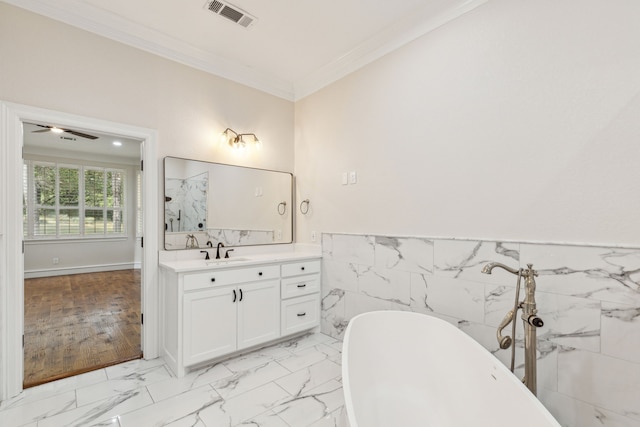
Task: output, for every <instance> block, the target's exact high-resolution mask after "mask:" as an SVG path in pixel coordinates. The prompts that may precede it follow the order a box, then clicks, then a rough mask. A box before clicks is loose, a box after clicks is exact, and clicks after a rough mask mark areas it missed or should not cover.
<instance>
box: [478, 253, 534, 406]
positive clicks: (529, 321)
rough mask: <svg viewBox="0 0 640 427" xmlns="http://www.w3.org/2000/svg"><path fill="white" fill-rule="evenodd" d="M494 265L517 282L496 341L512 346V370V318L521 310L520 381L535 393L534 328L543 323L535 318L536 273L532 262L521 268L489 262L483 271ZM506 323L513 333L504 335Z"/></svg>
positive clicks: (512, 360) (513, 355)
mask: <svg viewBox="0 0 640 427" xmlns="http://www.w3.org/2000/svg"><path fill="white" fill-rule="evenodd" d="M496 267H498V268H502V269H503V270H505V271H508V272H509V273H511V274H515V275H517V276H518V284H517V286H516V297H515V301H514V304H513V309H511V310H509V312H508V313H507V314H506V315H505V317H504V319H502V322H500V326H499V327H498V331H497V333H496V337H497V338H498V343H499V344H500V348H501V349H503V350H506V349H507V348H509V347H511V372H513V370H514V363H515V344H513V340H514V339H515V335H516V323H515V321H514V319H515V316H516V314H517V313H518V310H519V309H522V315H521V319H522V322H523V325H524V378H523V380H522V382H523V383H524V384H525V386H527V388H528V389H529V390H530V391H531V392H532V393H533V394H534V395H535V394H536V392H537V385H536V378H537V366H536V362H537V360H536V346H537V337H536V328H540V327H542V326H543V325H544V322H543V321H542V319H541V318H540V317H538V310H537V307H536V297H535V293H536V280H535V277H536V276H537V275H538V272H537V271H535V270H534V269H533V264H527V268H526V269H525V268H520V269H519V270H515V269H513V268H510V267H507V266H506V265H504V264H500V263H498V262H491V263H489V264H487V265H485V266H484V267H483V268H482V273H485V274H491V272H492V270H493V269H494V268H496ZM523 277H524V289H525V297H524V300H523V301H520V280H521V279H522V278H523ZM509 323H511V325H512V327H511V335H512V336H511V337H509V336H506V337H503V336H502V330H503V329H504V328H505V327H506V326H507V325H508V324H509Z"/></svg>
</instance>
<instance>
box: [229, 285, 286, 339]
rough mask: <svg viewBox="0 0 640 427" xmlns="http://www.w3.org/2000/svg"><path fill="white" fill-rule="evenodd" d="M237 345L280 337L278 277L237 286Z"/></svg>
mask: <svg viewBox="0 0 640 427" xmlns="http://www.w3.org/2000/svg"><path fill="white" fill-rule="evenodd" d="M238 293H239V294H240V295H241V297H240V300H239V301H238V349H242V348H247V347H251V346H254V345H258V344H261V343H264V342H266V341H269V340H273V339H276V338H278V337H280V281H279V280H267V281H263V282H256V283H251V284H246V285H239V286H238Z"/></svg>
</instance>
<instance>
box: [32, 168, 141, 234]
mask: <svg viewBox="0 0 640 427" xmlns="http://www.w3.org/2000/svg"><path fill="white" fill-rule="evenodd" d="M36 165H42V166H49V167H53V168H54V171H55V204H54V205H52V206H49V205H46V206H45V205H42V206H41V205H40V204H37V203H36V194H35V167H36ZM60 169H77V170H78V194H77V196H78V204H77V206H72V205H61V204H60ZM23 170H24V174H23V186H26V188H24V187H23V201H24V206H26V211H25V212H24V215H25V220H24V226H23V238H24V240H25V241H26V242H53V243H55V242H60V241H71V240H79V241H87V240H119V239H126V238H128V234H129V233H128V230H127V228H128V227H129V218H127V212H128V209H130V207H129V206H128V204H129V203H130V202H129V200H128V197H127V191H128V185H129V174H128V170H127V168H126V167H124V166H120V167H118V166H105V165H98V164H91V163H81V162H74V161H58V160H55V159H50V160H49V159H26V158H25V159H24V166H23ZM88 170H95V171H100V172H102V190H101V191H102V197H103V201H102V206H99V207H96V206H87V204H86V202H85V195H86V189H85V172H86V171H88ZM110 172H114V173H119V174H120V177H121V180H122V184H121V185H122V190H121V194H120V196H119V197H120V205H119V206H109V203H108V202H107V199H108V195H107V188H108V186H107V176H108V174H109V173H110ZM25 198H26V200H25ZM39 208H46V209H53V210H54V214H55V233H54V234H36V231H37V224H36V216H35V212H36V209H39ZM24 209H25V208H24V207H23V210H24ZM69 209H73V210H76V209H77V211H78V233H77V234H69V233H64V234H62V233H61V232H60V226H61V222H60V211H61V210H69ZM95 210H101V211H102V218H103V219H102V226H103V231H102V232H101V233H87V230H86V229H85V226H86V218H87V215H86V213H87V211H95ZM110 211H111V212H113V213H114V214H112V221H113V217H114V216H115V212H119V215H120V224H121V226H120V229H121V232H109V221H108V214H109V212H110Z"/></svg>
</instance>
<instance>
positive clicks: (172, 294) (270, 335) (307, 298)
mask: <svg viewBox="0 0 640 427" xmlns="http://www.w3.org/2000/svg"><path fill="white" fill-rule="evenodd" d="M239 264H240V263H238V264H233V263H229V264H224V263H221V264H220V265H219V266H215V267H214V268H210V266H207V265H206V264H205V263H202V268H200V269H198V268H195V267H193V265H192V266H191V267H189V268H181V265H183V264H180V263H179V262H176V263H173V264H171V263H165V264H164V265H163V264H161V269H160V284H161V286H160V301H161V311H160V313H161V316H162V317H161V325H162V330H161V353H162V355H163V358H164V359H165V361H166V362H167V364H168V365H169V367H170V368H171V369H172V370H173V371H174V373H175V374H176V375H177V376H179V377H181V376H184V375H185V374H186V372H187V369H188V368H190V367H193V366H196V365H200V364H204V363H206V362H208V361H211V360H214V359H218V358H221V357H223V356H226V355H230V354H233V353H236V352H239V351H241V350H243V349H248V348H251V347H257V346H259V345H261V344H265V343H268V342H270V341H274V340H277V339H278V338H280V337H282V336H286V335H290V334H294V333H297V332H301V331H304V330H307V329H312V328H315V327H317V326H318V325H319V323H320V322H319V319H320V317H319V314H320V260H319V259H318V258H317V257H316V258H315V259H304V260H299V261H295V262H287V261H286V260H282V261H279V262H273V261H272V262H263V263H258V262H253V263H249V264H248V265H244V266H243V265H239ZM207 267H209V268H207Z"/></svg>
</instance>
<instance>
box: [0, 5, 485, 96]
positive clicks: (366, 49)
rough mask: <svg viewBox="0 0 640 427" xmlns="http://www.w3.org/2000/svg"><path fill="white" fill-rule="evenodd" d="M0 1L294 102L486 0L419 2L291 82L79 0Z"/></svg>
mask: <svg viewBox="0 0 640 427" xmlns="http://www.w3.org/2000/svg"><path fill="white" fill-rule="evenodd" d="M0 1H3V2H5V3H8V4H11V5H13V6H16V7H20V8H22V9H26V10H29V11H31V12H34V13H37V14H39V15H43V16H46V17H48V18H51V19H54V20H57V21H61V22H63V23H65V24H69V25H72V26H74V27H77V28H81V29H83V30H86V31H89V32H91V33H94V34H98V35H100V36H103V37H106V38H108V39H111V40H115V41H118V42H121V43H123V44H126V45H128V46H132V47H135V48H138V49H141V50H144V51H146V52H149V53H152V54H154V55H158V56H161V57H163V58H166V59H169V60H172V61H176V62H179V63H182V64H184V65H187V66H190V67H193V68H196V69H199V70H201V71H205V72H207V73H210V74H214V75H216V76H219V77H223V78H225V79H228V80H231V81H234V82H236V83H240V84H243V85H245V86H249V87H251V88H254V89H257V90H260V91H263V92H266V93H269V94H271V95H274V96H277V97H280V98H283V99H286V100H289V101H297V100H300V99H302V98H304V97H306V96H308V95H310V94H312V93H314V92H316V91H318V90H320V89H322V88H323V87H325V86H327V85H329V84H331V83H333V82H335V81H336V80H339V79H341V78H342V77H344V76H346V75H348V74H350V73H352V72H354V71H356V70H358V69H359V68H362V67H363V66H365V65H367V64H369V63H371V62H373V61H375V60H377V59H379V58H381V57H382V56H384V55H386V54H388V53H390V52H392V51H394V50H396V49H398V48H400V47H402V46H404V45H406V44H408V43H410V42H411V41H413V40H415V39H417V38H419V37H421V36H423V35H425V34H427V33H429V32H431V31H433V30H435V29H437V28H439V27H441V26H442V25H444V24H446V23H448V22H450V21H452V20H454V19H456V18H457V17H459V16H461V15H463V14H465V13H467V12H469V11H471V10H473V9H475V8H477V7H479V6H481V5H483V4H485V3H486V2H487V1H488V0H468V1H465V2H464V3H462V4H460V5H458V6H456V7H454V8H451V9H449V10H446V11H444V12H442V13H440V14H438V15H437V16H435V17H434V16H432V15H431V13H430V12H429V10H428V7H425V8H424V9H423V10H422V12H418V13H414V14H412V15H411V16H410V17H408V18H406V19H404V20H402V21H399V22H397V23H396V24H394V25H392V26H391V27H389V28H387V29H386V30H385V31H382V32H380V33H378V34H376V35H375V36H373V37H371V38H369V39H368V40H366V41H365V42H363V43H361V44H360V45H358V46H356V47H355V48H354V49H352V50H351V51H349V52H347V53H346V54H344V55H342V56H341V57H339V58H337V59H336V60H335V61H333V62H331V63H329V64H327V65H325V66H323V67H322V68H320V69H318V70H317V71H315V72H313V73H312V74H311V75H309V76H308V77H306V78H304V79H301V80H299V81H296V82H289V81H285V80H283V79H279V78H277V77H275V76H269V75H266V74H265V73H261V72H259V71H257V70H255V69H253V68H251V67H247V66H245V65H242V64H239V63H236V62H234V61H230V60H228V59H226V58H223V57H221V56H218V55H215V54H212V53H210V52H206V51H204V50H202V49H199V48H196V47H194V46H192V45H190V44H188V43H185V42H183V41H180V40H178V39H176V38H173V37H170V36H168V35H166V34H164V33H162V32H159V31H156V30H154V29H151V28H148V27H145V26H142V25H140V24H137V23H134V22H132V21H130V20H128V19H125V18H123V17H121V16H119V15H116V14H114V13H111V12H109V11H106V10H102V9H99V8H96V7H94V6H91V5H87V4H86V3H84V2H82V1H79V0H57V1H56V2H55V4H51V3H50V2H49V1H47V0H0ZM106 23H108V24H106Z"/></svg>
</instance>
